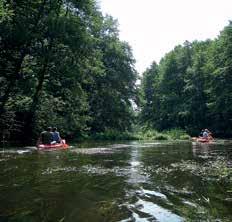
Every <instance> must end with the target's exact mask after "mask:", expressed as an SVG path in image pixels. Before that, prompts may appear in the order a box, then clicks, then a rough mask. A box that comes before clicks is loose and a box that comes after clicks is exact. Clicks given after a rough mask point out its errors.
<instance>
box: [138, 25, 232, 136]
mask: <svg viewBox="0 0 232 222" xmlns="http://www.w3.org/2000/svg"><path fill="white" fill-rule="evenodd" d="M140 94H141V97H142V108H141V114H140V122H143V123H144V122H145V123H146V126H147V127H150V128H155V129H158V130H161V131H162V130H166V129H171V128H181V129H185V130H186V131H187V132H188V133H190V134H195V135H197V133H198V132H199V130H200V129H204V128H210V129H211V130H212V131H213V132H214V134H215V135H218V136H231V132H232V22H229V25H227V26H226V27H225V28H224V29H223V30H222V31H221V33H220V35H219V36H218V37H217V38H216V39H214V40H206V41H194V42H188V41H186V42H185V43H184V44H183V45H178V46H176V47H175V48H174V49H173V50H172V51H170V52H169V53H167V54H166V55H165V56H164V57H163V58H162V60H161V61H160V63H159V64H157V63H155V62H154V63H153V64H152V65H151V66H150V67H149V68H148V69H147V70H146V71H145V72H144V73H143V78H142V83H141V93H140Z"/></svg>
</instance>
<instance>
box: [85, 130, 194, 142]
mask: <svg viewBox="0 0 232 222" xmlns="http://www.w3.org/2000/svg"><path fill="white" fill-rule="evenodd" d="M190 138H191V137H190V136H189V135H188V134H187V133H186V132H185V131H183V130H181V129H172V130H168V131H163V132H158V131H156V130H147V129H146V130H144V129H139V130H136V131H134V132H119V131H116V130H107V131H105V132H104V133H96V134H94V135H90V136H86V137H85V139H93V140H189V139H190Z"/></svg>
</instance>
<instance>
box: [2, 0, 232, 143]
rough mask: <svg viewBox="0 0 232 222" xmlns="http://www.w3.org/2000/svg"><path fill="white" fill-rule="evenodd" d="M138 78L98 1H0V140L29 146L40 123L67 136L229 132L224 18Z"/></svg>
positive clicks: (231, 55) (231, 31)
mask: <svg viewBox="0 0 232 222" xmlns="http://www.w3.org/2000/svg"><path fill="white" fill-rule="evenodd" d="M154 50H155V49H154ZM137 80H138V73H137V71H136V70H135V59H134V57H133V53H132V49H131V47H130V46H129V44H128V43H127V42H124V41H121V40H120V39H119V30H118V23H117V20H115V19H114V18H113V17H112V16H110V15H105V16H103V15H102V13H101V11H100V9H99V7H98V4H97V2H96V1H94V0H52V1H51V0H34V1H26V0H22V1H11V0H0V84H1V91H0V137H1V140H8V141H20V142H24V143H30V142H33V143H34V142H35V140H36V139H37V138H38V135H39V134H40V132H41V131H42V130H44V129H45V128H46V127H47V126H56V127H58V129H59V130H60V131H61V134H62V135H63V136H64V137H66V138H68V139H75V138H78V137H85V136H86V135H94V134H97V133H104V132H107V131H115V132H128V131H130V130H131V129H132V128H133V126H134V125H135V124H137V125H138V124H139V125H141V126H145V127H146V128H148V129H156V130H159V131H163V130H169V129H173V128H180V129H183V130H185V131H186V132H188V133H189V134H191V135H194V134H195V135H196V134H197V133H198V132H199V130H200V129H202V128H210V129H211V130H212V131H213V132H214V133H215V134H216V135H219V136H229V135H231V127H232V116H231V114H232V87H231V86H232V22H230V23H229V25H227V26H226V27H225V28H224V29H223V30H222V31H221V33H220V35H219V36H218V38H216V39H214V40H206V41H194V42H188V41H186V42H185V43H184V44H183V45H178V46H176V47H175V48H174V49H173V50H172V51H170V52H168V53H167V54H166V55H165V56H164V57H163V58H162V59H161V61H160V63H159V64H157V63H156V62H153V63H152V64H151V66H150V67H149V68H147V70H146V71H145V72H144V73H143V76H142V77H141V85H138V84H137ZM133 104H137V107H138V110H140V111H139V112H138V110H134V106H133Z"/></svg>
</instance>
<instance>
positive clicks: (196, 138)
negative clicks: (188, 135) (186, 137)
mask: <svg viewBox="0 0 232 222" xmlns="http://www.w3.org/2000/svg"><path fill="white" fill-rule="evenodd" d="M192 140H193V141H196V142H200V143H209V142H212V141H213V139H212V138H203V137H193V138H192Z"/></svg>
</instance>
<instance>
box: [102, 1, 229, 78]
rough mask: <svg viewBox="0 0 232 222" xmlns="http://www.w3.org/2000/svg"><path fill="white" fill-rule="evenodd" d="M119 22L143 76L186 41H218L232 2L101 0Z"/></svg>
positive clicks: (107, 10)
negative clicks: (152, 64)
mask: <svg viewBox="0 0 232 222" xmlns="http://www.w3.org/2000/svg"><path fill="white" fill-rule="evenodd" d="M98 4H99V6H100V8H101V11H102V12H103V14H110V15H112V16H113V17H114V18H115V19H117V20H118V23H119V31H120V39H121V40H122V41H126V42H128V43H129V45H130V46H131V47H132V50H133V55H134V57H135V59H136V69H137V71H138V72H139V73H140V74H141V73H142V72H144V71H145V70H146V68H148V67H149V66H150V65H151V63H152V62H153V61H156V62H157V63H159V61H160V59H161V58H162V57H163V56H164V55H165V54H166V53H167V52H169V51H171V50H172V49H173V48H174V47H175V46H176V45H179V44H183V43H184V42H185V41H186V40H188V41H190V42H192V41H194V40H206V39H214V38H216V37H217V36H218V35H219V34H220V31H222V29H223V28H224V27H225V26H226V25H228V24H229V20H232V0H143V1H142V0H98Z"/></svg>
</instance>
